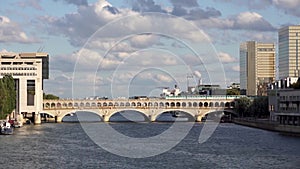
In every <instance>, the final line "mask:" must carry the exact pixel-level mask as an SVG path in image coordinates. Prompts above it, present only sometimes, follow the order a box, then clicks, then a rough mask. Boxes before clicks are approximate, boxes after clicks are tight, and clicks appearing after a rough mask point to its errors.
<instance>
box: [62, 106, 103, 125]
mask: <svg viewBox="0 0 300 169" xmlns="http://www.w3.org/2000/svg"><path fill="white" fill-rule="evenodd" d="M95 105H96V103H95ZM99 121H103V119H102V117H101V116H100V115H99V114H97V113H96V112H92V111H85V110H83V111H76V112H75V113H74V112H69V113H67V114H66V115H65V116H64V117H63V118H62V122H66V123H68V122H69V123H74V122H99Z"/></svg>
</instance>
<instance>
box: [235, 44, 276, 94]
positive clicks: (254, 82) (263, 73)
mask: <svg viewBox="0 0 300 169" xmlns="http://www.w3.org/2000/svg"><path fill="white" fill-rule="evenodd" d="M275 56H276V52H275V44H274V43H258V42H255V41H248V42H245V43H242V44H241V45H240V88H241V90H245V91H246V94H247V95H250V96H256V95H258V96H266V95H267V86H268V84H269V83H272V82H274V81H275V77H276V75H275Z"/></svg>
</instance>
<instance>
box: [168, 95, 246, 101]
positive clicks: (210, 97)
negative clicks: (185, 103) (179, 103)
mask: <svg viewBox="0 0 300 169" xmlns="http://www.w3.org/2000/svg"><path fill="white" fill-rule="evenodd" d="M240 97H241V96H239V95H190V96H166V97H165V98H166V99H181V100H185V99H203V100H234V99H239V98H240Z"/></svg>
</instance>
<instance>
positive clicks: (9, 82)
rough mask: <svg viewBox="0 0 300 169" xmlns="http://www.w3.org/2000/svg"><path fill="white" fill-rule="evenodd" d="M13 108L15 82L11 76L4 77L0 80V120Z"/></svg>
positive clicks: (14, 103) (14, 102)
mask: <svg viewBox="0 0 300 169" xmlns="http://www.w3.org/2000/svg"><path fill="white" fill-rule="evenodd" d="M15 108H16V89H15V81H14V79H13V77H12V76H11V75H5V76H4V77H3V78H2V79H0V119H4V118H6V116H7V115H8V114H10V113H11V112H12V111H13V110H14V109H15Z"/></svg>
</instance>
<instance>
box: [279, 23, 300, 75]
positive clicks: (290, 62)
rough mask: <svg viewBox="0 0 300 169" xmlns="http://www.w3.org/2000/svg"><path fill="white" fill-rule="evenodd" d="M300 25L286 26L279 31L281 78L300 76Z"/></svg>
mask: <svg viewBox="0 0 300 169" xmlns="http://www.w3.org/2000/svg"><path fill="white" fill-rule="evenodd" d="M299 39H300V25H295V26H286V27H283V28H281V29H279V31H278V50H279V53H278V56H279V57H278V61H279V62H278V66H279V79H284V78H286V77H299V75H300V71H299V69H300V68H299V64H300V63H299V43H300V41H299Z"/></svg>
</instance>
